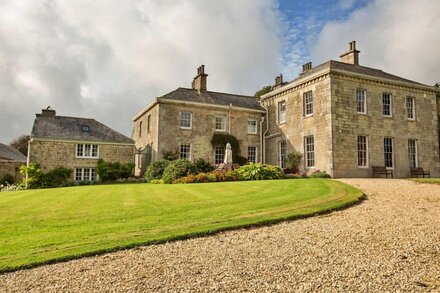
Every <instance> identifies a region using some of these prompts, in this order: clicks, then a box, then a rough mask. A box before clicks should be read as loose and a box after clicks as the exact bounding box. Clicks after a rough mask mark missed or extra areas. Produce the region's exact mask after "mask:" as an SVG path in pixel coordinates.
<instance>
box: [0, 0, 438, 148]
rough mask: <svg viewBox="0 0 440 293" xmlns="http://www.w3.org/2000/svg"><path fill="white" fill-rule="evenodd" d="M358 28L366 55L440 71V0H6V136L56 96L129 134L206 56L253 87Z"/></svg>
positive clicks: (330, 53) (369, 59)
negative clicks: (137, 118) (153, 102)
mask: <svg viewBox="0 0 440 293" xmlns="http://www.w3.org/2000/svg"><path fill="white" fill-rule="evenodd" d="M304 3H306V4H304ZM351 40H356V41H357V46H358V48H359V49H360V50H361V56H360V62H361V64H362V65H365V66H370V67H376V68H380V69H382V70H384V71H387V72H390V73H394V74H397V75H401V76H403V77H406V78H409V79H414V80H417V81H419V82H422V83H425V84H430V85H432V84H434V83H435V82H437V81H440V53H439V52H440V4H439V2H438V0H418V1H415V0H309V1H301V0H291V1H288V0H280V1H276V0H218V1H206V0H187V1H185V0H181V1H180V0H161V1H159V0H157V1H155V0H144V1H141V0H138V1H119V0H113V1H111V0H105V1H104V0H95V1H89V0H76V1H65V0H58V1H57V0H53V1H49V0H48V1H37V0H0V142H3V143H9V142H10V141H11V140H12V139H13V138H15V137H17V136H19V135H21V134H29V133H30V131H31V128H32V123H33V119H34V117H35V115H34V114H35V113H36V112H39V111H40V110H41V108H43V107H46V106H49V105H50V106H52V108H54V109H56V111H57V113H58V114H59V115H66V116H79V117H93V118H95V119H97V120H99V121H101V122H103V123H105V124H107V125H109V126H111V127H113V128H114V129H116V130H118V131H120V132H122V133H124V134H126V135H128V136H130V135H131V128H132V123H131V118H132V117H133V116H134V114H136V113H137V112H138V111H139V110H141V109H142V108H143V107H144V106H145V105H147V104H148V103H149V102H150V101H151V100H152V99H154V97H156V96H160V95H162V94H165V93H167V92H169V91H171V90H173V89H175V88H177V87H179V86H183V87H189V86H190V84H191V81H192V78H193V76H194V75H195V72H196V68H197V67H198V66H199V65H200V64H205V68H206V71H207V73H208V74H209V79H208V89H210V90H214V91H226V92H234V93H241V94H249V95H253V94H254V93H255V91H257V90H258V89H259V88H261V87H262V86H264V85H267V84H271V83H273V79H274V77H275V76H276V75H277V74H279V73H283V74H284V76H285V77H286V79H287V80H290V79H293V78H294V77H295V76H297V74H298V73H299V70H300V67H301V65H302V64H304V63H306V62H308V61H312V62H313V64H314V65H318V64H320V63H322V62H325V61H326V60H328V59H335V60H338V58H339V57H338V56H339V55H340V54H341V53H343V52H345V51H346V49H347V47H348V45H347V43H348V42H349V41H351Z"/></svg>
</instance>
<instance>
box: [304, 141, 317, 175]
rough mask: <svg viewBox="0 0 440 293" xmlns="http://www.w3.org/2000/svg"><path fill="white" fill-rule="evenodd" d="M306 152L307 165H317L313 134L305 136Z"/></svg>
mask: <svg viewBox="0 0 440 293" xmlns="http://www.w3.org/2000/svg"><path fill="white" fill-rule="evenodd" d="M304 153H305V155H306V167H308V168H310V167H314V166H315V137H314V136H313V135H310V136H306V137H304Z"/></svg>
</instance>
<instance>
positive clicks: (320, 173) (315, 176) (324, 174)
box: [310, 170, 331, 178]
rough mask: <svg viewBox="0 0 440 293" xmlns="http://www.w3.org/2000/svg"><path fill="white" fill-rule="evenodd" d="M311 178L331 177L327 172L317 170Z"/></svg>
mask: <svg viewBox="0 0 440 293" xmlns="http://www.w3.org/2000/svg"><path fill="white" fill-rule="evenodd" d="M310 178H331V176H330V175H329V174H327V172H325V171H323V172H321V171H320V170H316V171H314V172H312V174H310Z"/></svg>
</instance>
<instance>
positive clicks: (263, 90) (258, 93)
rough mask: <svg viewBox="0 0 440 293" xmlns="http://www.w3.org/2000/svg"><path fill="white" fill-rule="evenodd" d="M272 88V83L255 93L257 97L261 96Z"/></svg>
mask: <svg viewBox="0 0 440 293" xmlns="http://www.w3.org/2000/svg"><path fill="white" fill-rule="evenodd" d="M271 90H272V86H271V85H266V86H264V87H263V88H262V89H261V90H259V91H258V92H256V93H255V95H254V96H255V97H256V98H259V97H261V96H262V95H264V94H267V93H268V92H270V91H271Z"/></svg>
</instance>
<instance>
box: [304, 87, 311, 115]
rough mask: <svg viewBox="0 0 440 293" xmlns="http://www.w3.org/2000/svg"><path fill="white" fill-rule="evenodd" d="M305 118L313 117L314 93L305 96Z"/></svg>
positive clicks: (309, 92)
mask: <svg viewBox="0 0 440 293" xmlns="http://www.w3.org/2000/svg"><path fill="white" fill-rule="evenodd" d="M303 104H304V105H303V108H304V117H306V116H311V115H313V94H312V91H308V92H305V93H304V94H303Z"/></svg>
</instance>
